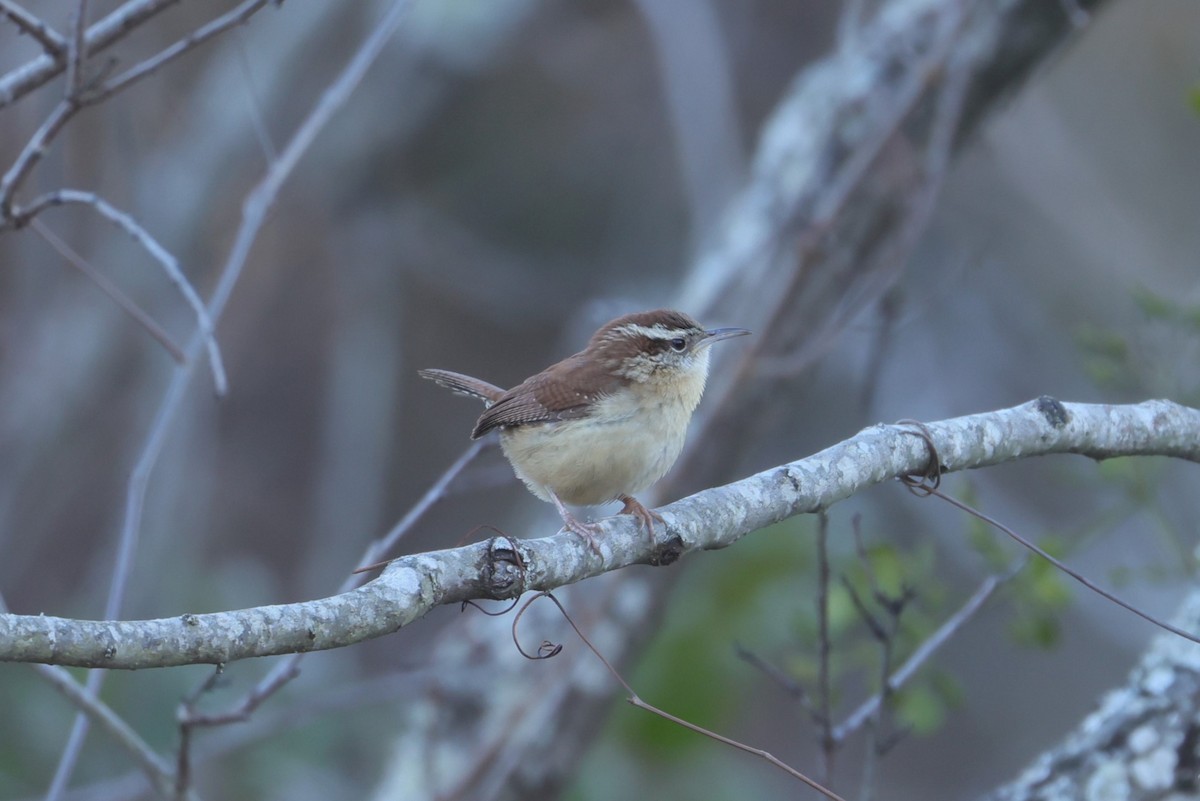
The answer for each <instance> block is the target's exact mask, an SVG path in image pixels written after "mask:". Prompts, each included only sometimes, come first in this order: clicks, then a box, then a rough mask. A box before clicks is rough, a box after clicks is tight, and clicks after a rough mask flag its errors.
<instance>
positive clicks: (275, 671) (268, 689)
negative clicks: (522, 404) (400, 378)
mask: <svg viewBox="0 0 1200 801" xmlns="http://www.w3.org/2000/svg"><path fill="white" fill-rule="evenodd" d="M486 445H487V440H476V441H475V442H472V443H471V445H470V446H469V447H468V448H467V449H466V450H465V451H463V453H462V455H461V456H459V457H458V459H456V460H455V461H454V464H452V465H450V467H448V468H446V470H445V472H443V473H442V475H441V476H439V477H438V480H437V481H435V482H434V483H433V485H432V486H430V488H429V489H428V490H426V491H425V494H424V495H422V496H421V499H420V500H418V501H417V502H416V503H415V504H413V506H412V508H410V509H409V510H408V512H407V513H405V515H404V517H403V518H401V520H400V522H399V523H397V524H396V525H395V526H393V527H392V529H391V531H389V532H388V533H387V534H385V535H384V536H382V537H380V538H379V539H377V540H375V541H374V542H372V543H371V544H370V545H368V546H367V549H366V551H364V552H363V555H362V557H361V558H360V559H359V562H358V563H359V564H360V565H364V566H365V567H359V568H357V569H356V570H355V571H354V572H353V573H351V574H350V575H349V576H347V577H346V579H345V580H344V581H342V584H341V586H340V587H338V590H337V591H338V593H343V592H348V591H349V590H352V589H354V588H355V587H357V586H359V585H361V584H362V583H363V582H364V581H366V577H365V576H363V575H361V571H363V570H365V569H367V568H369V567H371V566H374V565H373V563H374V562H375V561H376V560H378V559H379V557H380V556H381V555H383V554H385V553H387V552H388V551H389V550H391V549H392V547H393V546H394V545H395V544H396V542H397V541H398V540H399V539H400V538H401V537H403V536H404V535H405V534H406V533H407V532H408V531H409V530H410V529H411V528H412V527H413V525H414V524H415V523H416V522H417V521H418V520H420V519H421V518H422V517H423V516H424V515H425V513H426V512H428V511H429V509H430V508H431V507H432V506H433V505H434V504H435V503H437V502H438V501H439V500H441V499H442V498H444V497H445V496H446V493H447V492H448V491H449V489H450V487H451V485H452V484H453V482H454V480H455V479H456V478H457V477H458V476H459V475H460V474H461V473H462V471H463V470H464V469H466V467H467V465H469V464H470V463H471V462H472V461H473V460H474V459H475V457H476V456H478V455H479V452H480V451H482V450H483V448H484V447H485V446H486ZM304 656H305V655H304V654H303V653H296V654H291V655H290V656H288V658H287V659H285V660H283V661H282V662H279V663H278V664H276V665H275V667H274V668H272V669H271V671H270V672H268V673H267V675H266V676H264V677H263V678H262V679H261V680H260V681H259V682H258V683H257V684H256V685H254V687H253V688H252V689H251V690H250V692H248V693H247V694H246V695H245V696H243V697H242V699H241V700H240V701H238V703H237V704H235V705H234V706H232V707H231V708H230V709H228V710H227V711H225V712H222V713H220V714H215V715H203V716H191V715H190V711H189V715H188V716H185V717H181V718H180V727H181V728H182V727H183V726H185V725H188V726H220V725H223V724H226V723H239V722H241V721H244V720H246V719H247V718H249V716H250V714H251V713H252V712H254V710H255V709H257V708H258V707H259V706H260V705H261V704H262V703H263V701H265V700H267V699H268V698H270V697H271V696H272V695H274V694H275V693H276V692H278V691H279V690H280V689H282V688H283V687H284V685H286V684H287V683H288V682H289V681H291V680H292V679H294V678H295V677H296V676H298V675H300V662H301V660H302V659H303V658H304Z"/></svg>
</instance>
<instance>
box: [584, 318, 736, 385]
mask: <svg viewBox="0 0 1200 801" xmlns="http://www.w3.org/2000/svg"><path fill="white" fill-rule="evenodd" d="M749 333H750V332H749V331H747V330H745V329H744V328H714V329H711V330H706V329H704V328H703V327H701V325H700V324H699V323H698V322H696V321H695V320H694V319H692V318H691V317H690V316H689V315H687V314H684V313H683V312H680V311H674V310H673V309H654V310H653V311H644V312H634V313H632V314H626V315H624V316H622V317H618V318H617V319H615V320H612V321H611V322H609V323H606V324H605V325H604V326H603V327H601V328H600V330H599V331H597V332H596V333H595V334H594V335H592V338H591V341H589V342H588V346H587V349H586V350H585V353H587V354H588V356H590V357H591V358H592V359H595V360H596V361H597V362H599V363H600V364H602V365H604V366H605V367H606V368H607V369H609V370H610V371H612V373H613V374H615V375H619V376H621V377H622V378H624V379H626V380H629V381H632V382H639V383H641V382H648V381H662V380H672V379H673V378H674V377H676V376H679V377H684V376H687V377H691V378H693V379H699V380H700V382H701V385H703V381H704V378H705V377H706V376H707V375H708V347H709V346H710V345H712V344H713V343H714V342H719V341H721V340H722V339H729V338H730V337H737V336H742V335H743V334H749Z"/></svg>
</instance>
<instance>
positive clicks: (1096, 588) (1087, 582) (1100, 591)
mask: <svg viewBox="0 0 1200 801" xmlns="http://www.w3.org/2000/svg"><path fill="white" fill-rule="evenodd" d="M928 494H929V495H932V496H934V497H936V498H940V499H941V500H943V501H945V502H946V503H948V504H950V505H951V506H956V507H958V508H959V509H961V510H963V511H964V512H966V513H967V514H970V515H974V516H975V517H977V518H979V519H980V520H982V521H983V522H985V523H987V524H988V525H990V526H994V527H995V528H998V529H1000V530H1001V531H1003V532H1004V533H1005V534H1007V535H1008V536H1009V537H1011V538H1012V539H1013V540H1015V541H1016V542H1017V543H1018V544H1020V545H1021V546H1022V547H1024V548H1027V549H1028V550H1030V551H1032V552H1033V553H1035V554H1037V555H1038V556H1040V557H1042V558H1043V559H1045V560H1046V561H1047V562H1049V563H1050V564H1052V565H1054V566H1055V567H1056V568H1058V569H1059V570H1061V571H1062V572H1063V573H1066V574H1067V575H1068V576H1070V577H1071V578H1073V579H1075V580H1076V581H1078V582H1079V583H1080V584H1082V585H1083V586H1085V587H1087V588H1088V589H1089V590H1091V591H1092V592H1094V593H1096V594H1097V595H1099V596H1100V597H1101V598H1104V599H1106V600H1109V601H1112V602H1113V603H1114V604H1116V605H1117V606H1119V607H1121V608H1122V609H1124V610H1125V611H1127V612H1132V613H1133V614H1135V615H1137V616H1138V617H1140V618H1141V619H1142V620H1145V621H1146V622H1147V623H1151V624H1153V625H1155V626H1158V627H1159V628H1160V629H1162V630H1163V631H1169V632H1171V633H1172V634H1176V635H1178V636H1180V637H1182V638H1184V639H1185V640H1188V641H1189V642H1194V643H1197V644H1200V636H1198V635H1196V634H1193V633H1191V632H1190V631H1185V630H1183V629H1181V628H1179V627H1178V626H1176V625H1173V624H1171V623H1168V622H1167V621H1165V620H1161V619H1159V618H1157V617H1155V616H1154V615H1152V614H1150V613H1149V612H1145V611H1143V610H1141V609H1139V608H1138V607H1136V606H1134V605H1133V604H1131V603H1129V602H1128V601H1126V600H1123V599H1122V598H1121V597H1120V596H1118V595H1116V594H1115V593H1112V592H1110V591H1109V590H1106V589H1104V588H1103V587H1101V586H1100V585H1099V584H1097V583H1095V582H1094V581H1092V580H1091V579H1089V578H1088V577H1087V576H1085V575H1083V574H1082V573H1080V572H1079V571H1078V570H1076V569H1075V568H1073V567H1071V566H1070V565H1068V564H1067V563H1066V562H1064V561H1062V560H1061V559H1058V558H1056V557H1054V556H1051V555H1050V554H1049V553H1047V552H1046V551H1045V550H1043V549H1042V548H1040V547H1038V546H1037V545H1036V544H1034V543H1033V542H1032V541H1030V540H1027V539H1025V537H1023V536H1021V535H1020V534H1018V533H1017V532H1016V531H1013V530H1012V529H1011V528H1009V527H1008V526H1006V525H1004V524H1003V523H1001V522H1000V521H999V520H997V519H995V518H994V517H989V516H988V515H986V514H984V513H983V512H981V511H979V510H978V509H975V508H972V507H971V506H970V505H968V504H965V503H963V502H962V501H960V500H957V499H956V498H952V497H950V496H949V495H946V494H945V493H944V492H942V491H941V490H937V489H935V490H930V491H929V492H928Z"/></svg>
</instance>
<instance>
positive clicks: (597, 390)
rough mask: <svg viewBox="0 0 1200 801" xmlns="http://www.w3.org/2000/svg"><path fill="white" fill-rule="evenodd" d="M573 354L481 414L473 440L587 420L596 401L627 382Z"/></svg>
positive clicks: (515, 389) (520, 385)
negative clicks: (530, 427) (515, 429)
mask: <svg viewBox="0 0 1200 801" xmlns="http://www.w3.org/2000/svg"><path fill="white" fill-rule="evenodd" d="M581 357H582V354H579V353H577V354H575V355H574V356H571V357H570V358H567V359H564V360H563V361H561V362H559V363H558V364H555V365H553V366H552V367H548V368H547V369H545V370H543V371H542V372H540V373H538V374H537V375H535V376H532V377H530V378H528V379H526V380H525V381H524V382H522V383H521V384H519V385H518V386H515V387H513V388H512V389H510V390H509V391H508V392H505V393H504V394H503V395H502V396H501V397H500V398H499V399H498V400H497V401H496V402H495V403H494V404H492V406H491V407H490V408H489V409H488V410H487V411H486V412H484V413H483V416H482V417H480V418H479V422H477V423H476V424H475V430H474V431H473V432H471V438H472V439H479V438H480V437H482V436H483V435H484V434H486V433H487V432H489V431H491V430H492V429H493V428H505V427H508V426H521V425H530V424H534V423H550V422H557V421H559V420H573V419H578V418H581V417H587V416H588V414H589V413H590V411H591V408H592V404H593V403H595V401H596V400H597V399H598V398H600V397H603V396H604V395H607V394H609V393H611V392H613V391H615V390H617V389H619V388H620V387H621V386H623V385H624V384H625V383H626V381H625V380H624V379H621V378H618V377H616V376H613V375H612V373H611V371H608V370H606V369H604V367H603V366H601V365H598V364H596V363H594V362H592V361H591V360H587V359H583V358H581Z"/></svg>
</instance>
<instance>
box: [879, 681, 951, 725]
mask: <svg viewBox="0 0 1200 801" xmlns="http://www.w3.org/2000/svg"><path fill="white" fill-rule="evenodd" d="M892 709H893V710H894V712H895V714H896V720H897V722H898V723H900V724H901V725H902V726H905V727H907V728H910V729H912V730H913V731H914V732H916V733H917V734H930V733H932V732H935V731H937V730H938V729H939V728H941V726H942V724H943V723H944V722H945V720H946V702H945V701H944V700H943V699H942V698H941V697H940V696H939V695H938V694H937V693H936V692H934V690H933V689H932V688H931V687H928V686H926V685H923V684H918V685H916V686H912V687H906V688H905V689H903V690H900V691H899V692H898V693H896V694H895V695H893V696H892Z"/></svg>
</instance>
